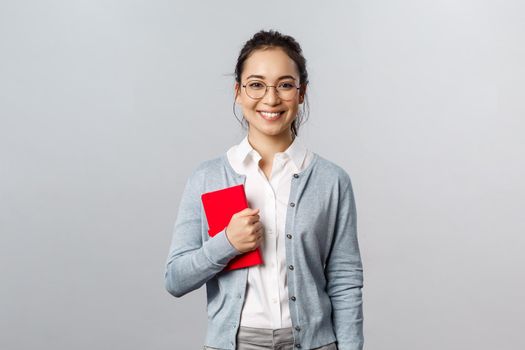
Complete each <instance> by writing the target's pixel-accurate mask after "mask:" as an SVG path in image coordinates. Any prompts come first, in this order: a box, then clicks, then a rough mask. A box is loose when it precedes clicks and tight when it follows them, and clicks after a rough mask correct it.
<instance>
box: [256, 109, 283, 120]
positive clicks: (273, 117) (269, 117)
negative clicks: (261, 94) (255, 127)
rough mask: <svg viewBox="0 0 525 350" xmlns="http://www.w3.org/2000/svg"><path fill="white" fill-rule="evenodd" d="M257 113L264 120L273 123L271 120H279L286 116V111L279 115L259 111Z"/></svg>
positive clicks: (278, 113)
mask: <svg viewBox="0 0 525 350" xmlns="http://www.w3.org/2000/svg"><path fill="white" fill-rule="evenodd" d="M257 113H258V114H259V115H260V116H261V117H263V118H264V119H266V120H270V121H271V120H276V119H279V118H280V117H281V116H282V115H283V114H284V111H281V112H277V113H269V112H264V111H257Z"/></svg>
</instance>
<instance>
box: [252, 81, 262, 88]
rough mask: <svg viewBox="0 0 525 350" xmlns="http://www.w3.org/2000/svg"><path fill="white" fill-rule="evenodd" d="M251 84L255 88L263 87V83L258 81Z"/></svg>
mask: <svg viewBox="0 0 525 350" xmlns="http://www.w3.org/2000/svg"><path fill="white" fill-rule="evenodd" d="M249 86H250V87H251V88H253V89H260V88H262V87H263V85H262V84H261V83H257V82H253V83H250V84H249Z"/></svg>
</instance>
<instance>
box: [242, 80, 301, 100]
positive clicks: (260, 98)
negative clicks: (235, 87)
mask: <svg viewBox="0 0 525 350" xmlns="http://www.w3.org/2000/svg"><path fill="white" fill-rule="evenodd" d="M254 81H256V82H258V83H262V84H263V85H264V86H266V90H264V94H263V95H262V96H261V97H259V98H255V97H251V96H250V94H248V91H247V89H246V85H248V83H246V84H241V86H242V87H243V88H244V91H245V92H246V96H248V97H249V98H251V99H252V100H262V99H263V98H264V96H266V94H267V93H268V88H270V87H273V88H275V91H276V92H277V96H279V98H280V99H281V100H284V101H291V100H293V98H290V99H284V98H282V97H281V95H279V90H277V86H278V85H277V86H275V85H266V83H265V82H264V81H260V80H254ZM294 87H295V89H296V90H299V89H300V88H301V86H299V87H297V86H295V85H294Z"/></svg>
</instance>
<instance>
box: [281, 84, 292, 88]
mask: <svg viewBox="0 0 525 350" xmlns="http://www.w3.org/2000/svg"><path fill="white" fill-rule="evenodd" d="M281 87H282V88H284V89H291V88H293V87H294V85H293V84H292V83H282V84H281Z"/></svg>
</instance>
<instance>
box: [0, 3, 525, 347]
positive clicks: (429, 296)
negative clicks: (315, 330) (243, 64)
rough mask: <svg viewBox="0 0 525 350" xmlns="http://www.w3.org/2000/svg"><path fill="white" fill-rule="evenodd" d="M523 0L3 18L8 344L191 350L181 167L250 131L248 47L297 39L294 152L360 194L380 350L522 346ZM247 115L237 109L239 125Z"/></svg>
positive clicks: (2, 224)
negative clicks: (313, 158)
mask: <svg viewBox="0 0 525 350" xmlns="http://www.w3.org/2000/svg"><path fill="white" fill-rule="evenodd" d="M524 14H525V5H524V3H523V2H521V1H473V0H472V1H457V0H454V1H453V0H449V1H344V2H343V1H340V2H336V1H327V2H325V3H324V4H322V5H320V4H319V3H314V2H312V3H306V2H304V1H300V2H299V1H297V2H282V1H264V2H257V3H252V2H246V1H230V2H212V1H208V2H205V3H199V2H189V1H187V2H176V1H152V0H149V1H114V0H113V1H94V0H90V1H65V0H64V1H2V2H1V3H0V50H1V51H0V116H1V119H0V159H1V161H0V230H1V236H0V239H1V242H0V269H1V270H0V271H1V278H2V283H1V288H0V333H1V335H0V348H1V349H13V350H14V349H16V350H18V349H55V350H58V349H200V348H201V346H202V344H203V342H204V334H205V331H206V329H205V327H206V322H205V321H206V301H205V289H204V288H201V289H199V290H197V291H195V292H193V293H190V294H188V295H186V296H185V297H183V298H181V299H176V298H174V297H172V296H171V295H169V294H168V293H167V292H166V291H165V290H164V279H163V278H164V276H163V274H164V263H165V259H166V257H167V253H168V247H169V242H170V240H171V231H172V228H173V224H174V221H175V218H176V212H177V208H178V205H179V200H180V195H181V192H182V189H183V185H184V183H185V181H186V178H187V176H188V175H189V173H190V171H191V170H192V169H193V168H194V167H195V166H196V165H197V164H198V163H199V162H200V161H202V160H205V159H209V158H211V157H215V156H217V155H219V154H221V153H222V152H225V151H226V150H227V149H228V148H229V147H230V146H231V145H233V144H235V143H237V142H239V141H240V139H241V138H242V137H243V135H244V131H243V130H242V129H241V127H240V125H239V124H238V122H237V121H236V119H235V117H234V116H233V113H232V104H233V77H232V76H231V75H229V74H231V73H233V70H234V65H235V60H236V58H237V55H238V52H239V50H240V48H241V46H242V44H243V43H244V42H245V41H246V40H248V39H249V38H250V37H251V35H252V34H253V33H254V32H256V31H257V30H259V29H277V30H280V31H282V32H283V33H285V34H290V35H292V36H294V37H295V38H296V39H297V40H298V41H299V42H300V43H301V45H302V47H303V49H304V54H305V56H306V58H307V60H308V67H309V72H310V75H311V79H310V81H311V85H310V88H309V101H310V106H311V114H310V119H309V120H308V122H307V123H306V124H304V125H303V127H302V128H301V129H300V131H299V132H300V134H299V136H300V137H301V138H302V139H303V141H304V142H305V144H306V145H307V146H308V147H309V148H310V149H312V150H313V151H315V152H317V153H319V154H320V155H322V156H325V157H326V158H328V159H330V160H332V161H334V162H335V163H337V164H339V165H341V166H342V167H343V168H345V169H346V170H347V171H348V173H349V174H350V176H351V177H352V181H353V185H354V191H355V195H356V201H357V208H358V230H359V240H360V245H361V250H362V254H363V263H364V267H365V288H364V289H363V293H364V311H365V338H366V348H368V349H405V350H406V349H426V350H431V349H448V350H451V349H478V350H483V349H523V348H524V347H525V340H524V338H523V335H522V334H523V325H524V324H525V303H524V302H523V295H524V292H525V288H524V287H525V286H524V284H525V283H524V279H523V276H524V272H525V271H524V270H525V257H524V254H523V252H522V251H523V249H524V243H525V238H524V232H525V223H524V220H523V213H522V210H523V200H524V199H525V186H524V182H523V179H524V178H525V162H524V158H525V157H524V150H525V141H524V137H523V135H524V133H525V121H524V117H525V107H524V104H523V91H524V83H525V66H524V64H523V62H525V46H524V42H525V25H524V23H525V15H524ZM237 111H238V115H239V116H240V109H237Z"/></svg>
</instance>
